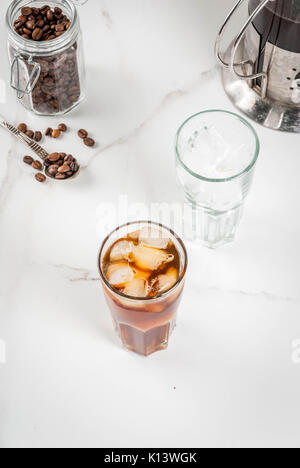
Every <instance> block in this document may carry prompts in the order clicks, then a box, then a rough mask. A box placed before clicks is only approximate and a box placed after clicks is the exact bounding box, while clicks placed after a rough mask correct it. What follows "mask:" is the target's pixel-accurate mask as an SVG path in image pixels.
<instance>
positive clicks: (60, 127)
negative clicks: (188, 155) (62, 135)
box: [58, 123, 68, 132]
mask: <svg viewBox="0 0 300 468" xmlns="http://www.w3.org/2000/svg"><path fill="white" fill-rule="evenodd" d="M58 130H60V131H61V132H66V131H67V130H68V127H67V126H66V124H64V123H61V124H59V126H58Z"/></svg>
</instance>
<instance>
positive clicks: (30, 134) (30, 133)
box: [26, 130, 34, 138]
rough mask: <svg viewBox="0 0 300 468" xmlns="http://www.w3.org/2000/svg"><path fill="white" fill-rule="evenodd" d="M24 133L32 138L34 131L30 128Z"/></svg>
mask: <svg viewBox="0 0 300 468" xmlns="http://www.w3.org/2000/svg"><path fill="white" fill-rule="evenodd" d="M26 135H27V136H28V137H29V138H33V136H34V133H33V131H32V130H27V132H26Z"/></svg>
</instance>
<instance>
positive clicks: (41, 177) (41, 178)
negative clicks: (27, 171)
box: [35, 172, 46, 183]
mask: <svg viewBox="0 0 300 468" xmlns="http://www.w3.org/2000/svg"><path fill="white" fill-rule="evenodd" d="M35 178H36V180H37V181H38V182H41V183H43V182H46V176H45V175H44V174H41V173H40V172H38V173H37V174H35Z"/></svg>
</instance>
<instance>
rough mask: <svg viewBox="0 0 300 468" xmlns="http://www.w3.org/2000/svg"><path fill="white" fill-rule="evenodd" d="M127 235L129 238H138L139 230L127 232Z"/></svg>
mask: <svg viewBox="0 0 300 468" xmlns="http://www.w3.org/2000/svg"><path fill="white" fill-rule="evenodd" d="M128 236H129V237H130V239H133V240H139V236H140V231H139V230H138V231H133V232H131V233H130V234H128Z"/></svg>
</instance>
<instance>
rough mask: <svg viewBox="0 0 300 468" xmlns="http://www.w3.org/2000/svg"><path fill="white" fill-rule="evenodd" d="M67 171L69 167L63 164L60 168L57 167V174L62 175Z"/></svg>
mask: <svg viewBox="0 0 300 468" xmlns="http://www.w3.org/2000/svg"><path fill="white" fill-rule="evenodd" d="M69 170H70V166H68V165H67V164H63V165H62V166H60V167H59V169H58V173H59V174H64V173H65V172H69Z"/></svg>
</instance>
